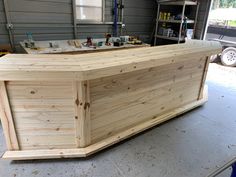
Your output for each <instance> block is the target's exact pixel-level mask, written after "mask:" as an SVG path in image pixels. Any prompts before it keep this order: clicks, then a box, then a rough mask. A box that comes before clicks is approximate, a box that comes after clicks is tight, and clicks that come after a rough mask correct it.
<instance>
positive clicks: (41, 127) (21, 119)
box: [7, 81, 76, 150]
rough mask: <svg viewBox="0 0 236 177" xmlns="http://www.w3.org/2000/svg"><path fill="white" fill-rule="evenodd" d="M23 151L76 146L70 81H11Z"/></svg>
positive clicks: (13, 108)
mask: <svg viewBox="0 0 236 177" xmlns="http://www.w3.org/2000/svg"><path fill="white" fill-rule="evenodd" d="M7 92H8V95H9V101H10V105H11V108H12V114H13V118H14V122H15V127H16V132H17V137H18V140H19V144H20V147H21V150H31V149H54V148H57V149H61V148H75V147H76V143H75V128H74V108H73V96H72V83H70V82H30V81H29V82H21V81H10V82H7Z"/></svg>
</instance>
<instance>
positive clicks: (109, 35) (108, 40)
mask: <svg viewBox="0 0 236 177" xmlns="http://www.w3.org/2000/svg"><path fill="white" fill-rule="evenodd" d="M105 37H106V43H105V45H107V46H110V45H111V43H110V38H111V34H110V33H106V35H105Z"/></svg>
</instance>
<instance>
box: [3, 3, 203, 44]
mask: <svg viewBox="0 0 236 177" xmlns="http://www.w3.org/2000/svg"><path fill="white" fill-rule="evenodd" d="M112 2H113V1H112V0H106V5H105V21H106V22H111V21H113V17H112V6H113V3H112ZM8 3H9V11H10V16H11V20H12V23H13V25H14V30H13V33H14V39H15V42H16V43H18V42H19V41H22V40H24V39H25V38H26V32H32V33H33V37H34V39H35V40H53V39H72V38H73V14H72V0H30V1H29V0H8ZM206 3H207V1H205V0H201V7H200V16H199V24H198V26H197V36H198V37H200V33H201V29H202V25H203V18H204V17H203V16H204V14H205V4H206ZM124 5H125V10H124V23H125V24H126V27H125V29H124V30H123V31H124V33H126V34H129V35H139V36H140V37H141V39H143V40H145V41H146V42H150V35H151V34H152V30H153V27H154V22H155V17H156V1H155V0H125V1H124ZM5 23H6V21H5V15H4V11H3V0H0V44H4V43H9V40H8V33H7V31H6V28H5ZM106 32H110V33H112V25H104V24H99V25H89V24H83V25H82V24H81V25H78V37H79V38H86V37H87V36H92V37H94V38H100V37H104V33H106Z"/></svg>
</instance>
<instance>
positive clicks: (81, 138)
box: [73, 81, 91, 148]
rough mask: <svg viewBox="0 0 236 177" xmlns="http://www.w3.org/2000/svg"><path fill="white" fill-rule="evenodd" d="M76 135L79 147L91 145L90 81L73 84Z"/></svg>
mask: <svg viewBox="0 0 236 177" xmlns="http://www.w3.org/2000/svg"><path fill="white" fill-rule="evenodd" d="M73 92H74V94H73V95H74V107H75V134H76V144H77V147H80V148H81V147H86V146H88V145H89V144H90V143H91V125H90V92H89V81H82V82H80V81H75V82H73Z"/></svg>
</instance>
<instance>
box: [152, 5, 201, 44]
mask: <svg viewBox="0 0 236 177" xmlns="http://www.w3.org/2000/svg"><path fill="white" fill-rule="evenodd" d="M162 5H164V6H183V7H182V15H181V19H180V20H174V19H170V20H163V19H160V18H159V17H160V8H161V6H162ZM186 6H196V12H195V18H194V20H192V19H187V20H186V23H187V24H193V28H192V29H193V36H194V32H195V29H196V24H197V16H198V9H199V2H197V1H195V2H194V1H158V7H157V18H156V28H155V36H154V45H156V44H157V39H158V38H160V39H165V40H172V41H177V43H180V42H182V41H184V36H182V28H183V24H184V23H185V19H184V17H185V10H186ZM159 23H167V24H171V23H172V24H179V32H178V37H168V36H163V35H160V34H158V30H159Z"/></svg>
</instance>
